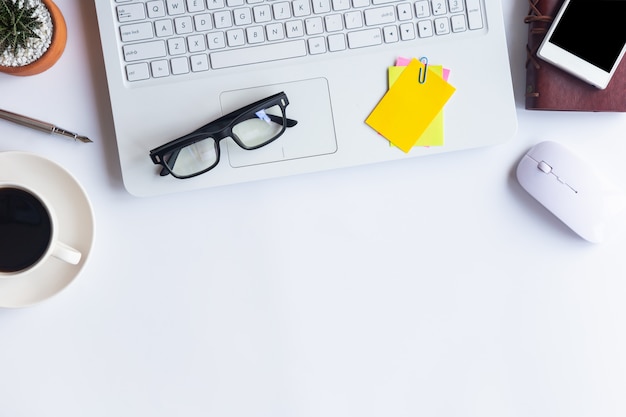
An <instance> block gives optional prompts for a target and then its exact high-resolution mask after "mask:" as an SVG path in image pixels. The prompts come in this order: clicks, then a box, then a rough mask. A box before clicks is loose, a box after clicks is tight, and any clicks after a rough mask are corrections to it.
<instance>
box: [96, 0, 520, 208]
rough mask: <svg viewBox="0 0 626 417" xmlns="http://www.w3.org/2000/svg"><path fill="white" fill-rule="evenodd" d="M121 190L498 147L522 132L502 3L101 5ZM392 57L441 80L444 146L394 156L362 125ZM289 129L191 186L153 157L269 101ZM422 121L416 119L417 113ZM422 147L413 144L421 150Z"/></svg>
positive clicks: (281, 0)
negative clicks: (424, 66) (164, 171)
mask: <svg viewBox="0 0 626 417" xmlns="http://www.w3.org/2000/svg"><path fill="white" fill-rule="evenodd" d="M95 4H96V9H97V15H98V23H99V29H100V36H101V41H102V49H103V54H104V61H105V65H106V74H107V79H108V86H109V94H110V99H111V108H112V113H113V118H114V122H115V133H116V137H117V145H118V150H119V157H120V163H121V168H122V175H123V179H124V185H125V187H126V189H127V190H128V191H129V192H130V193H131V194H133V195H137V196H151V195H159V194H166V193H172V192H180V191H186V190H193V189H199V188H206V187H213V186H221V185H226V184H233V183H239V182H245V181H253V180H260V179H268V178H274V177H280V176H285V175H293V174H303V173H310V172H315V171H320V170H327V169H334V168H340V167H348V166H353V165H359V164H367V163H373V162H380V161H392V160H397V159H404V158H412V157H417V156H424V155H431V154H436V153H441V152H449V151H456V150H460V149H467V148H473V147H478V146H485V145H492V144H497V143H501V142H503V141H506V140H507V139H509V138H511V137H512V136H513V135H514V133H515V130H516V127H517V121H516V113H515V104H514V98H513V91H512V82H511V74H510V68H509V60H508V53H507V47H506V41H505V32H504V27H503V16H502V8H501V0H418V1H415V0H410V1H405V0H271V1H268V0H143V1H142V0H97V1H95ZM399 57H406V58H413V57H415V58H421V57H427V58H428V62H429V63H431V64H441V65H443V66H444V67H446V68H448V69H450V71H451V72H450V77H449V82H450V84H452V85H453V86H454V87H455V88H456V91H455V93H454V94H453V96H452V97H451V99H450V100H449V101H448V103H447V104H446V106H445V109H444V125H445V127H444V132H445V133H444V144H443V146H431V147H423V146H416V147H414V148H413V149H412V150H411V151H410V152H408V153H405V152H403V151H401V150H400V149H398V148H396V147H393V146H390V145H389V142H388V141H387V140H386V139H384V138H383V137H381V136H380V135H379V134H377V133H376V132H375V131H374V130H373V129H371V128H370V127H369V126H368V125H367V124H366V123H365V119H366V118H367V117H368V115H369V114H370V113H371V112H372V110H373V109H374V107H375V106H376V105H377V104H378V102H379V101H380V99H381V98H382V97H383V95H384V94H385V92H386V91H387V89H388V85H387V68H388V67H389V66H391V65H394V63H395V61H396V59H397V58H399ZM279 92H284V93H285V94H286V95H287V97H288V100H289V105H288V106H287V110H286V111H287V117H289V118H291V119H295V120H297V121H298V124H297V125H296V126H294V127H293V128H289V129H287V130H286V131H285V133H284V134H283V135H282V136H281V137H280V138H279V139H277V140H275V141H274V142H272V143H271V144H269V145H267V146H265V147H262V148H259V149H255V150H243V149H241V148H240V147H239V146H237V145H236V144H235V143H234V142H233V141H232V139H229V138H226V139H225V140H222V141H221V142H220V146H221V148H220V149H221V160H220V162H219V164H218V165H217V166H216V167H215V168H213V169H212V170H210V171H208V172H206V173H204V174H202V175H198V176H195V177H193V178H188V179H178V178H174V177H173V176H172V175H165V176H162V175H160V171H161V167H159V166H157V165H155V164H154V163H153V161H152V160H151V158H150V156H149V153H150V150H152V149H153V148H156V147H159V146H161V145H163V144H165V143H167V142H169V141H172V140H174V139H176V138H179V137H181V136H183V135H185V134H188V133H190V132H192V131H194V130H196V129H197V128H199V127H201V126H203V125H205V124H207V123H209V122H211V121H212V120H215V119H217V118H218V117H220V116H222V115H224V114H226V113H229V112H231V111H233V110H236V109H238V108H240V107H242V106H245V105H247V104H249V103H252V102H255V101H257V100H260V99H262V98H265V97H268V96H271V95H273V94H276V93H279ZM416 117H417V116H416ZM418 144H419V142H418Z"/></svg>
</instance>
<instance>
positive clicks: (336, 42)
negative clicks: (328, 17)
mask: <svg viewBox="0 0 626 417" xmlns="http://www.w3.org/2000/svg"><path fill="white" fill-rule="evenodd" d="M346 48H347V45H346V37H345V36H344V35H343V33H335V34H333V35H330V36H328V50H329V51H330V52H337V51H343V50H345V49H346Z"/></svg>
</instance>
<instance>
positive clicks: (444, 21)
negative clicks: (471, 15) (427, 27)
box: [435, 17, 450, 35]
mask: <svg viewBox="0 0 626 417" xmlns="http://www.w3.org/2000/svg"><path fill="white" fill-rule="evenodd" d="M435 33H436V34H437V35H447V34H448V33H450V22H449V21H448V18H447V17H440V18H439V19H435Z"/></svg>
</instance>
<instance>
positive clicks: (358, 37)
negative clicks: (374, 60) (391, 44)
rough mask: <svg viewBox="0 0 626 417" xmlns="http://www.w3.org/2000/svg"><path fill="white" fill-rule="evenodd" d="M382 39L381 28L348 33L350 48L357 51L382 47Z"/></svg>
mask: <svg viewBox="0 0 626 417" xmlns="http://www.w3.org/2000/svg"><path fill="white" fill-rule="evenodd" d="M382 39H383V38H382V35H381V33H380V29H379V28H372V29H366V30H359V31H356V32H350V33H348V46H349V47H350V48H351V49H355V48H364V47H366V46H374V45H380V44H381V43H382V42H383V41H382Z"/></svg>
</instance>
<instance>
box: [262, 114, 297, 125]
mask: <svg viewBox="0 0 626 417" xmlns="http://www.w3.org/2000/svg"><path fill="white" fill-rule="evenodd" d="M267 116H268V117H269V118H270V120H271V121H272V122H274V123H277V124H280V123H282V121H283V118H282V116H274V115H273V114H268V115H267ZM297 124H298V121H297V120H294V119H290V118H288V117H285V126H287V127H294V126H295V125H297Z"/></svg>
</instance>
